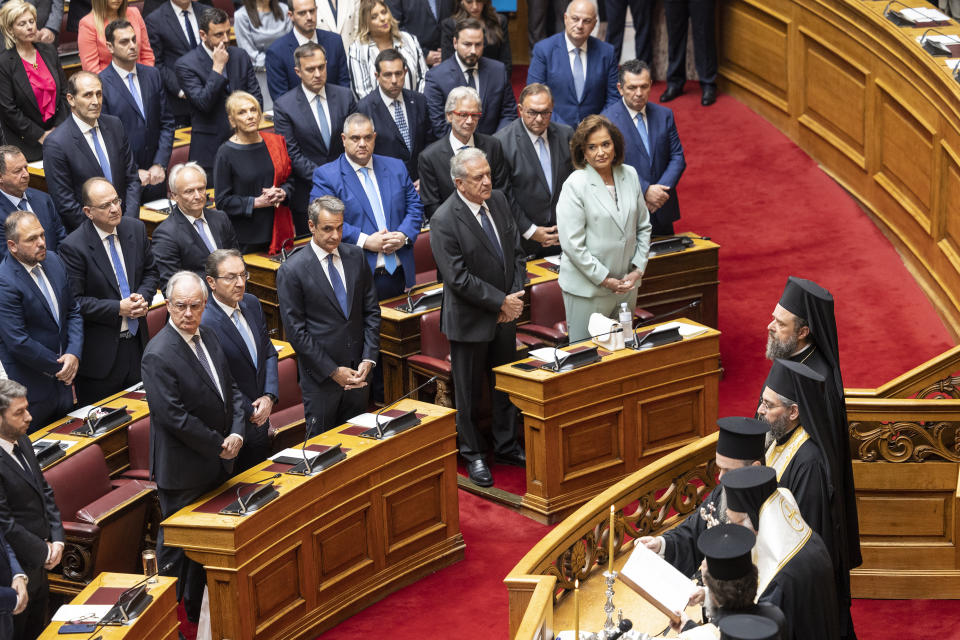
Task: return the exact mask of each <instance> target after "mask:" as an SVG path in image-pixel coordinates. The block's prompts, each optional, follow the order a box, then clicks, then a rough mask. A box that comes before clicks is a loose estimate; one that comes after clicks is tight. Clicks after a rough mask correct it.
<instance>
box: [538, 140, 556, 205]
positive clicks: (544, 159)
mask: <svg viewBox="0 0 960 640" xmlns="http://www.w3.org/2000/svg"><path fill="white" fill-rule="evenodd" d="M537 153H538V155H539V156H540V168H541V169H543V177H544V178H546V179H547V190H548V191H550V193H551V194H552V193H553V170H552V169H551V168H550V153H549V152H548V151H547V145H546V143H544V141H543V136H541V137H539V138H537Z"/></svg>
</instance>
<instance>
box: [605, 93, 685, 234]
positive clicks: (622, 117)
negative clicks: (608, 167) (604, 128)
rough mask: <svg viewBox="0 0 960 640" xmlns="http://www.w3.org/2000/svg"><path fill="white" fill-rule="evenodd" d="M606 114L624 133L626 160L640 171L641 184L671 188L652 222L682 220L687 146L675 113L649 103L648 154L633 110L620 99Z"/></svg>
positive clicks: (643, 187) (646, 187)
mask: <svg viewBox="0 0 960 640" xmlns="http://www.w3.org/2000/svg"><path fill="white" fill-rule="evenodd" d="M603 115H605V116H607V117H608V118H610V121H611V122H613V124H615V125H617V128H618V129H620V132H621V133H623V140H624V142H625V143H626V156H625V158H624V161H625V162H626V163H627V164H628V165H630V166H631V167H633V168H634V169H636V170H637V177H638V178H640V187H641V188H642V189H643V192H644V193H646V191H647V189H648V188H649V187H650V185H651V184H663V185H667V186H668V187H670V198H669V199H668V200H667V201H666V203H664V205H663V206H662V207H660V208H659V209H657V210H656V211H654V212H653V213H652V214H650V220H651V222H655V221H659V222H673V221H674V220H679V219H680V205H679V203H678V202H677V190H676V187H677V183H678V182H680V176H682V175H683V170H684V169H685V168H686V167H687V162H686V160H684V157H683V145H681V144H680V135H679V134H678V133H677V125H676V123H675V122H674V121H673V112H672V111H671V110H670V109H668V108H667V107H661V106H660V105H658V104H653V103H650V102H648V103H647V141H648V142H649V143H650V153H649V154H647V150H646V148H644V146H643V141H642V140H641V139H640V132H639V131H637V126H636V123H635V121H634V120H632V119H631V118H630V112H629V111H627V107H626V106H625V105H624V104H623V100H617V101H616V102H615V103H614V104H613V105H611V106H609V107H607V108H606V109H605V110H604V112H603Z"/></svg>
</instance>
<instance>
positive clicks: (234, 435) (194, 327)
mask: <svg viewBox="0 0 960 640" xmlns="http://www.w3.org/2000/svg"><path fill="white" fill-rule="evenodd" d="M166 296H167V311H168V312H169V314H170V322H169V323H168V324H166V325H165V326H164V327H163V329H161V330H160V331H159V333H157V335H156V336H154V337H153V339H152V340H151V341H150V343H149V344H148V345H147V348H146V350H145V351H144V352H143V365H142V367H141V373H142V374H143V386H144V389H145V390H146V392H147V397H148V398H149V399H150V473H151V477H152V478H153V480H154V481H155V482H156V483H157V497H158V498H159V500H160V513H161V515H162V516H163V517H164V518H166V517H169V516H171V515H173V514H174V513H176V512H177V511H179V510H180V509H182V508H183V507H185V506H187V505H188V504H190V503H191V502H194V501H195V500H196V499H197V498H199V497H200V496H202V495H203V494H204V493H206V492H207V491H210V490H211V489H213V488H215V487H217V486H219V485H220V484H222V483H223V481H224V480H226V479H227V478H228V477H229V476H230V474H231V472H232V471H233V463H234V458H236V457H237V454H238V453H239V452H240V448H241V447H242V446H243V434H244V432H245V427H246V425H245V422H246V421H245V419H244V410H243V394H242V393H241V392H240V388H239V387H238V386H237V383H236V381H235V380H234V379H233V375H232V374H231V373H230V363H229V362H228V360H227V357H226V356H225V355H224V353H223V349H222V348H221V347H220V342H219V341H218V340H217V336H216V334H215V333H214V332H213V331H210V330H209V329H207V328H206V327H201V326H200V319H201V318H202V316H203V310H204V306H205V305H206V303H207V285H206V283H204V281H203V280H202V279H201V278H200V276H198V275H197V274H195V273H193V272H190V271H180V272H178V273H175V274H174V275H173V277H172V278H170V282H169V283H167V290H166ZM157 562H158V564H159V566H160V567H164V566H166V565H167V564H168V563H172V565H173V566H172V567H171V568H170V570H169V572H168V573H166V575H171V576H176V577H178V578H179V581H178V582H177V598H178V599H180V598H183V599H184V601H185V602H184V605H185V607H186V610H187V617H188V618H190V619H192V620H193V621H196V619H197V618H198V617H199V613H200V602H201V598H202V597H203V586H204V583H205V582H206V580H205V578H204V571H203V567H202V566H201V565H199V564H197V563H196V562H194V561H193V560H190V559H188V558H186V556H185V555H184V553H183V550H182V549H180V548H178V547H167V546H165V545H164V544H163V530H162V529H161V530H160V534H159V535H158V536H157Z"/></svg>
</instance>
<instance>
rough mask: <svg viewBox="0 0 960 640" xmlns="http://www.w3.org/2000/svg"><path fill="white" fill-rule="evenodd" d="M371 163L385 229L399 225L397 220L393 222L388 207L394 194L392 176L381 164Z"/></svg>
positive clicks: (391, 208) (391, 213)
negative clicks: (381, 206)
mask: <svg viewBox="0 0 960 640" xmlns="http://www.w3.org/2000/svg"><path fill="white" fill-rule="evenodd" d="M371 160H372V161H373V174H374V175H375V176H376V177H377V191H379V192H380V204H381V205H383V220H384V222H386V223H387V228H388V229H389V228H390V227H393V226H396V225H397V224H399V222H400V221H399V220H393V219H392V218H393V207H391V206H390V197H391V195H392V194H393V192H394V189H393V188H392V187H393V176H391V175H390V173H389V172H388V171H387V168H386V166H385V165H384V163H383V162H377V161H376V158H371Z"/></svg>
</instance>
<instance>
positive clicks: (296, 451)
mask: <svg viewBox="0 0 960 640" xmlns="http://www.w3.org/2000/svg"><path fill="white" fill-rule="evenodd" d="M304 453H306V457H307V459H308V460H311V461H312V460H313V459H314V458H316V457H317V456H318V455H320V454H319V453H318V452H316V451H310V450H309V449H307V450H306V452H304V450H303V449H301V448H300V447H296V448H292V449H284V450H283V451H281V452H280V453H275V454H273V455H272V456H270V460H274V461H276V459H277V458H296V459H297V460H302V459H303V457H304Z"/></svg>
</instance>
